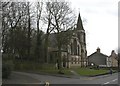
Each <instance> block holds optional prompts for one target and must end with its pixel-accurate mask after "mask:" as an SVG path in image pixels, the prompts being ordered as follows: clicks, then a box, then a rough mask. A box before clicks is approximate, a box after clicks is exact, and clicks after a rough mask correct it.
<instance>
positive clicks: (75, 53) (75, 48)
mask: <svg viewBox="0 0 120 86" xmlns="http://www.w3.org/2000/svg"><path fill="white" fill-rule="evenodd" d="M74 55H77V41H76V39H74Z"/></svg>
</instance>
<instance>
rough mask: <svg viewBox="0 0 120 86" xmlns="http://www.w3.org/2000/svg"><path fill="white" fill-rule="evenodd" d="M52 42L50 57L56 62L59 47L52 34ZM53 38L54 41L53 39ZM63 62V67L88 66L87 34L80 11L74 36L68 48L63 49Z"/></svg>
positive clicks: (73, 31) (73, 32)
mask: <svg viewBox="0 0 120 86" xmlns="http://www.w3.org/2000/svg"><path fill="white" fill-rule="evenodd" d="M49 39H50V42H51V43H50V44H53V46H51V47H49V58H50V61H54V62H56V59H54V58H56V57H57V48H55V41H56V40H55V37H54V35H51V36H50V37H49ZM51 40H52V41H51ZM61 56H62V63H63V67H68V68H70V67H74V66H79V67H86V66H87V65H88V61H87V50H86V34H85V30H84V27H83V24H82V20H81V16H80V13H79V15H78V19H77V24H76V26H75V27H74V29H73V30H72V37H71V39H70V42H69V43H68V45H67V49H64V48H63V49H62V55H61Z"/></svg>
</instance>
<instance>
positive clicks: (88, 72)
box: [74, 68, 109, 76]
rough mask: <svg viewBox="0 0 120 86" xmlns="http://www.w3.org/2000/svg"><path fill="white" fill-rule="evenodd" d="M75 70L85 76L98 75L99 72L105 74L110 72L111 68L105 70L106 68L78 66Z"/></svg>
mask: <svg viewBox="0 0 120 86" xmlns="http://www.w3.org/2000/svg"><path fill="white" fill-rule="evenodd" d="M74 71H75V72H76V73H78V74H79V75H85V76H91V75H98V74H104V73H108V72H109V70H104V69H99V70H95V69H89V68H76V69H74Z"/></svg>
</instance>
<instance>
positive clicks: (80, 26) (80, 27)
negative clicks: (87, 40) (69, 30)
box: [76, 12, 84, 30]
mask: <svg viewBox="0 0 120 86" xmlns="http://www.w3.org/2000/svg"><path fill="white" fill-rule="evenodd" d="M76 29H77V30H84V28H83V24H82V20H81V16H80V12H79V15H78V21H77V28H76Z"/></svg>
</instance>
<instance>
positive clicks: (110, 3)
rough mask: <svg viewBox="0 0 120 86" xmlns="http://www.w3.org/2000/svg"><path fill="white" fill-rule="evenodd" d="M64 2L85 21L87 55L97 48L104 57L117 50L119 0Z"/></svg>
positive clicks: (73, 0) (74, 0)
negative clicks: (68, 3) (69, 3)
mask: <svg viewBox="0 0 120 86" xmlns="http://www.w3.org/2000/svg"><path fill="white" fill-rule="evenodd" d="M23 1H24V0H23ZM30 1H33V0H30ZM35 1H36V0H35ZM46 1H47V0H46ZM63 1H64V0H63ZM65 1H69V2H71V7H72V8H73V9H74V11H75V13H76V15H77V16H78V13H79V12H80V14H81V18H82V20H84V19H85V20H86V22H85V23H84V29H85V31H86V42H87V45H86V47H87V54H88V55H90V54H92V53H93V52H95V51H96V49H97V47H99V48H100V49H101V52H102V53H103V54H106V55H110V54H111V51H112V50H117V48H118V1H119V0H65ZM76 21H77V20H76ZM116 52H117V51H116Z"/></svg>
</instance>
